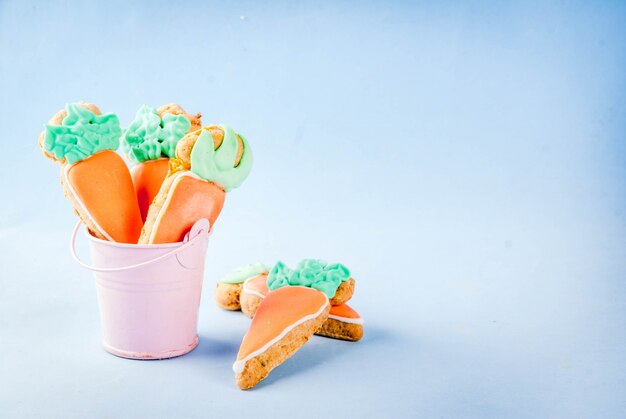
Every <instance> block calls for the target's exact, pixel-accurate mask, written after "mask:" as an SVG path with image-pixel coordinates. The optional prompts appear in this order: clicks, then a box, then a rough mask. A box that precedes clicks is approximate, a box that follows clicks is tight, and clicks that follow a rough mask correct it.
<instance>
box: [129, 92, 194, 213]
mask: <svg viewBox="0 0 626 419" xmlns="http://www.w3.org/2000/svg"><path fill="white" fill-rule="evenodd" d="M200 123H201V122H200V114H196V115H190V114H188V113H186V112H185V111H184V110H183V108H181V107H180V106H179V105H177V104H175V103H171V104H169V105H164V106H161V107H160V108H158V109H154V108H151V107H149V106H145V105H144V106H142V107H141V108H139V110H138V111H137V114H136V115H135V119H134V120H133V122H131V124H130V125H129V126H128V128H126V129H124V131H123V134H122V138H121V146H122V151H124V154H126V157H128V159H129V160H130V161H132V162H133V163H135V165H134V166H133V167H132V168H131V169H130V173H131V176H132V178H133V184H134V185H135V191H136V193H137V201H138V202H139V209H140V211H141V218H142V219H143V220H144V221H145V220H146V216H147V215H148V208H149V206H150V204H151V203H152V201H153V200H154V198H155V196H156V195H157V193H158V192H159V190H160V189H161V185H162V184H163V180H165V177H166V176H167V172H168V167H169V159H170V158H172V157H175V156H176V145H177V144H178V141H179V140H180V139H181V138H183V137H184V136H185V134H187V133H188V132H189V131H191V130H193V131H195V130H197V128H195V127H199V126H200Z"/></svg>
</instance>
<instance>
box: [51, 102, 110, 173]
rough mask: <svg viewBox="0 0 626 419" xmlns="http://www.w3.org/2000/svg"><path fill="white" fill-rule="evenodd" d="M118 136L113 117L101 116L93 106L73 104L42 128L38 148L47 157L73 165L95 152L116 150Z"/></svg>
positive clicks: (68, 105) (81, 103) (108, 115)
mask: <svg viewBox="0 0 626 419" xmlns="http://www.w3.org/2000/svg"><path fill="white" fill-rule="evenodd" d="M121 134H122V129H121V128H120V121H119V118H118V117H117V115H115V114H112V113H109V114H105V115H102V113H101V112H100V109H98V107H97V106H95V105H91V104H88V103H84V102H75V103H69V104H67V105H65V108H64V109H63V110H61V111H59V112H58V113H57V114H56V115H54V116H53V117H52V119H50V121H49V122H48V124H46V125H45V127H44V131H43V132H42V133H41V134H40V136H39V146H40V147H41V148H42V150H43V151H44V154H45V155H46V156H47V157H49V158H51V159H53V160H56V161H59V162H61V163H69V164H74V163H76V162H79V161H81V160H84V159H86V158H87V157H89V156H91V155H93V154H96V153H97V152H99V151H103V150H116V149H117V148H118V147H119V141H120V136H121Z"/></svg>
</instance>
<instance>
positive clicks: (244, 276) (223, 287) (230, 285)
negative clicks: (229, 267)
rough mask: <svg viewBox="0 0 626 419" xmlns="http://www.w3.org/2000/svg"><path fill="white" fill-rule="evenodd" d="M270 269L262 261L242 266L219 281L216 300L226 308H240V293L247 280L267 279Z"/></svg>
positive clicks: (263, 280) (262, 280)
mask: <svg viewBox="0 0 626 419" xmlns="http://www.w3.org/2000/svg"><path fill="white" fill-rule="evenodd" d="M267 273H268V269H267V267H266V266H265V265H263V264H262V263H255V264H251V265H245V266H241V267H239V268H237V269H235V270H234V271H233V272H231V273H229V274H228V275H226V276H225V277H223V278H222V279H220V280H219V281H217V287H216V288H215V302H216V303H217V305H218V306H220V307H221V308H223V309H226V310H240V309H241V305H240V295H241V293H242V288H243V286H244V283H245V282H249V281H251V280H260V281H261V282H265V281H266V280H267Z"/></svg>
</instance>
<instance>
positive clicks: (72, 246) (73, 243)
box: [70, 221, 208, 272]
mask: <svg viewBox="0 0 626 419" xmlns="http://www.w3.org/2000/svg"><path fill="white" fill-rule="evenodd" d="M207 224H208V223H207ZM81 225H82V222H81V221H79V222H77V223H76V226H74V231H72V237H71V238H70V253H71V254H72V257H73V258H74V260H75V261H76V262H77V263H78V264H79V265H80V266H82V267H83V268H86V269H89V270H90V271H92V272H122V271H129V270H131V269H137V268H142V267H144V266H148V265H151V264H153V263H155V262H158V261H160V260H163V259H167V258H168V257H170V256H173V255H175V254H177V253H180V252H182V251H183V250H185V249H187V248H188V247H191V246H193V245H194V244H195V243H196V241H198V240H199V239H200V238H201V237H202V235H203V233H205V232H206V231H205V229H204V228H202V229H200V230H195V229H194V228H193V227H192V231H190V232H189V233H188V235H189V236H191V233H192V232H193V233H195V236H194V237H190V238H189V239H188V241H187V242H186V243H185V244H183V245H182V246H180V247H177V248H176V249H174V250H172V251H169V252H167V253H164V254H162V255H161V256H157V257H155V258H154V259H150V260H146V261H144V262H140V263H136V264H134V265H128V266H121V267H117V268H98V267H95V266H91V265H89V264H87V263H85V262H83V261H82V260H81V259H80V258H79V257H78V254H77V253H76V235H77V234H78V230H79V229H80V226H81ZM194 227H195V225H194ZM203 227H204V226H203ZM187 237H188V236H186V237H185V239H187Z"/></svg>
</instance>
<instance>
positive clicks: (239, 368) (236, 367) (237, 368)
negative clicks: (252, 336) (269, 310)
mask: <svg viewBox="0 0 626 419" xmlns="http://www.w3.org/2000/svg"><path fill="white" fill-rule="evenodd" d="M329 304H330V303H329V302H328V300H326V304H324V305H323V306H322V308H320V309H319V310H318V311H317V313H314V314H308V315H306V316H304V317H302V318H300V319H299V320H298V321H296V322H295V323H293V324H291V325H290V326H287V327H285V329H284V330H283V331H282V332H281V333H280V334H279V335H278V336H276V337H275V338H274V339H272V340H270V341H269V342H267V343H266V344H265V345H263V346H262V347H261V348H260V349H257V350H256V351H254V352H252V353H251V354H249V355H248V356H246V357H245V358H244V359H242V360H238V361H235V363H234V364H233V371H234V372H235V374H240V373H241V372H243V370H244V368H245V364H246V362H248V361H249V360H251V359H252V358H254V357H257V356H259V355H261V354H262V353H263V352H265V351H267V350H268V349H269V348H270V347H271V346H272V345H274V344H275V343H276V342H278V341H279V340H281V339H282V338H284V337H285V335H286V334H287V333H289V332H291V331H292V330H293V329H295V328H296V327H298V326H300V325H301V324H302V323H304V322H307V321H309V320H311V319H314V318H316V317H317V316H319V315H320V314H322V312H323V311H324V310H325V309H326V307H328V305H329ZM244 339H245V336H244Z"/></svg>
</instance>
